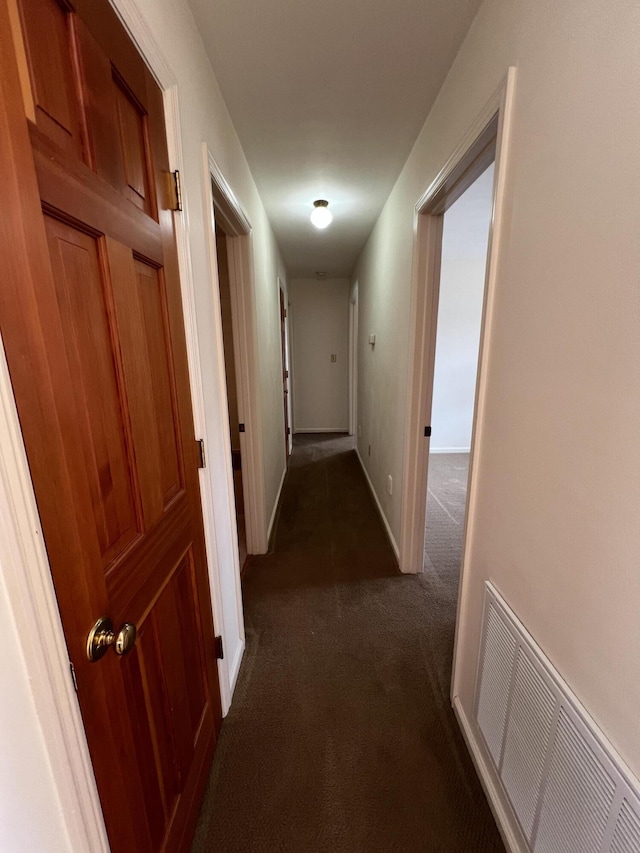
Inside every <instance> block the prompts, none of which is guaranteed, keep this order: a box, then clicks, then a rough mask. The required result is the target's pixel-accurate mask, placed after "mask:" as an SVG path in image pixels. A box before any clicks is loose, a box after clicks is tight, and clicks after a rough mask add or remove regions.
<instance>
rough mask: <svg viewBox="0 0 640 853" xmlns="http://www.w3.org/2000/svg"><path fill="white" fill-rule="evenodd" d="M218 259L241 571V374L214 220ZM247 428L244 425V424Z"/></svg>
mask: <svg viewBox="0 0 640 853" xmlns="http://www.w3.org/2000/svg"><path fill="white" fill-rule="evenodd" d="M215 233H216V258H217V262H218V285H219V288H220V314H221V319H222V341H223V346H224V372H225V379H226V384H227V404H228V411H229V435H230V439H231V447H230V452H231V467H232V470H233V492H234V497H235V508H236V519H237V525H238V558H239V563H240V570H241V571H242V567H243V566H244V562H245V560H246V558H247V529H246V523H245V502H244V482H243V475H242V450H241V445H240V431H241V424H240V417H239V414H238V375H237V369H236V363H237V358H236V349H237V345H236V341H235V336H234V330H233V309H232V294H231V277H230V274H229V243H228V241H229V235H228V234H227V233H226V232H225V231H224V228H223V226H222V225H221V224H220V222H219V221H218V219H216V222H215ZM242 427H244V425H242Z"/></svg>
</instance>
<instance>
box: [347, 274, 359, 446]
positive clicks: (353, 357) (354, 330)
mask: <svg viewBox="0 0 640 853" xmlns="http://www.w3.org/2000/svg"><path fill="white" fill-rule="evenodd" d="M357 431H358V282H357V281H356V282H355V284H354V285H353V286H352V287H351V293H350V296H349V435H356V433H357Z"/></svg>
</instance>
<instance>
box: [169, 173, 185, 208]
mask: <svg viewBox="0 0 640 853" xmlns="http://www.w3.org/2000/svg"><path fill="white" fill-rule="evenodd" d="M169 178H170V181H169V183H170V185H171V193H170V195H171V202H170V205H169V207H170V208H171V210H182V184H181V182H180V172H179V171H178V170H177V169H176V170H175V172H169Z"/></svg>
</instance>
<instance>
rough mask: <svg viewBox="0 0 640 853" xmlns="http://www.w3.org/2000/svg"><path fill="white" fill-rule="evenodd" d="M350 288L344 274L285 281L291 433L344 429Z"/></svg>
mask: <svg viewBox="0 0 640 853" xmlns="http://www.w3.org/2000/svg"><path fill="white" fill-rule="evenodd" d="M349 291H350V285H349V280H348V279H346V278H335V279H327V280H326V281H318V279H315V278H312V279H292V280H291V282H290V283H289V300H290V303H291V315H290V317H291V321H292V322H291V327H292V331H293V365H294V369H293V429H294V432H323V431H330V432H342V431H344V432H347V431H348V429H349ZM332 355H335V356H336V361H335V362H332V361H331V356H332Z"/></svg>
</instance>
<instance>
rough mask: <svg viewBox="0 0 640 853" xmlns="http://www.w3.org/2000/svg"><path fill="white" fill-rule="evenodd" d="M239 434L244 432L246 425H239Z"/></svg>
mask: <svg viewBox="0 0 640 853" xmlns="http://www.w3.org/2000/svg"><path fill="white" fill-rule="evenodd" d="M238 432H244V424H238Z"/></svg>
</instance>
